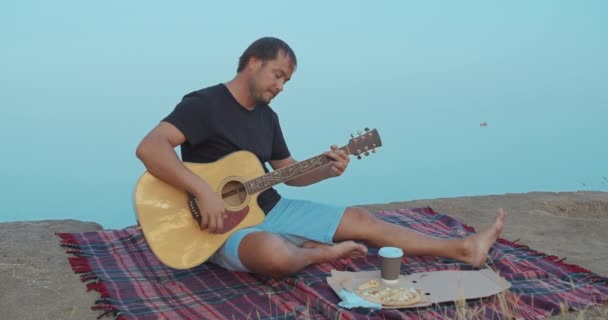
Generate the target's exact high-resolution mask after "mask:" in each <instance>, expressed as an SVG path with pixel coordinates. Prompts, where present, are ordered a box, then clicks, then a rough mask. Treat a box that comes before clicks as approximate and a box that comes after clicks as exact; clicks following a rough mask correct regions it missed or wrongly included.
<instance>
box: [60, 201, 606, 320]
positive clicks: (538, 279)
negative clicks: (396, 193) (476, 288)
mask: <svg viewBox="0 0 608 320" xmlns="http://www.w3.org/2000/svg"><path fill="white" fill-rule="evenodd" d="M376 214H377V215H378V217H380V218H382V219H384V220H387V221H390V222H393V223H397V224H400V225H403V226H407V227H409V228H412V229H414V230H417V231H420V232H422V233H425V234H429V235H433V236H436V237H441V238H460V237H464V236H467V235H470V234H472V233H473V232H474V230H473V228H471V227H469V226H467V225H464V224H462V223H460V222H459V221H457V220H456V219H454V218H452V217H450V216H448V215H445V214H440V213H437V212H435V211H433V210H432V209H430V208H420V209H403V210H395V211H380V212H377V213H376ZM58 236H59V237H60V238H61V244H62V246H64V247H66V248H68V249H69V250H68V251H67V253H69V254H70V255H72V257H69V258H68V259H69V261H70V264H71V266H72V269H73V271H74V272H76V273H79V274H81V279H82V281H83V282H86V283H87V284H86V287H87V290H96V291H98V292H99V293H100V295H101V297H100V299H99V300H97V301H96V302H95V304H94V305H93V307H92V308H93V309H96V310H100V314H102V315H103V314H106V315H112V316H114V317H115V318H117V319H124V320H127V319H268V320H271V319H453V318H456V317H457V313H458V312H459V311H458V310H457V308H458V306H457V305H456V304H455V303H443V304H440V305H435V306H431V307H426V308H417V309H402V310H368V309H363V308H357V309H353V310H345V309H341V308H339V307H338V306H337V304H338V302H339V297H338V296H337V295H336V294H335V293H334V291H332V289H331V288H330V287H329V286H328V285H327V283H326V280H325V278H326V277H327V276H329V273H330V271H331V270H332V269H336V270H344V271H359V270H373V269H376V268H377V267H378V264H379V261H378V258H377V255H376V253H377V249H374V248H370V251H369V254H368V256H367V257H365V258H359V259H353V260H348V259H345V260H336V261H331V262H328V263H323V264H318V265H314V266H310V267H308V268H306V269H304V270H302V271H301V272H299V273H298V274H297V275H294V276H291V277H286V278H281V279H273V278H270V277H266V276H259V275H254V274H249V273H243V272H232V271H226V270H224V269H222V268H220V267H218V266H216V265H214V264H211V263H204V264H202V265H201V266H198V267H196V268H193V269H189V270H175V269H171V268H168V267H166V266H164V265H163V264H162V263H161V262H160V261H158V259H157V258H156V257H155V256H154V255H153V254H152V252H151V251H150V249H149V247H148V246H147V244H146V242H145V240H144V238H143V235H142V234H141V232H140V231H139V230H137V229H135V228H127V229H123V230H104V231H98V232H85V233H69V234H68V233H61V234H58ZM489 258H490V266H491V267H492V268H493V269H494V270H495V271H497V272H498V273H499V274H500V275H501V276H502V277H504V278H505V279H507V280H508V281H509V282H511V284H512V287H511V288H510V290H509V291H508V292H507V293H506V294H504V295H502V298H499V296H493V297H488V298H484V299H476V300H472V301H467V302H466V306H467V308H468V309H469V310H471V311H470V312H471V313H470V314H471V315H473V314H474V315H475V317H476V318H479V319H512V318H517V319H540V318H545V317H548V316H551V315H555V314H559V313H560V310H562V309H563V308H564V306H565V305H566V308H570V309H582V308H585V307H589V306H593V305H597V304H603V303H606V302H607V301H608V278H605V277H601V276H599V275H597V274H594V273H592V272H590V271H588V270H585V269H583V268H581V267H578V266H575V265H569V264H565V263H563V262H562V260H558V258H557V257H555V256H547V255H545V254H543V253H539V252H536V251H533V250H531V249H529V248H528V247H526V246H522V245H519V244H517V243H514V242H509V241H506V240H503V239H499V241H498V242H497V243H496V244H494V246H493V247H492V249H491V251H490V257H489ZM472 269H473V267H472V266H470V265H467V264H463V263H460V262H458V261H455V260H451V259H443V258H437V257H407V256H406V257H404V258H403V264H402V270H401V273H402V274H409V273H415V272H428V271H435V270H472ZM505 301H506V303H505ZM505 305H506V307H505ZM461 307H462V306H461Z"/></svg>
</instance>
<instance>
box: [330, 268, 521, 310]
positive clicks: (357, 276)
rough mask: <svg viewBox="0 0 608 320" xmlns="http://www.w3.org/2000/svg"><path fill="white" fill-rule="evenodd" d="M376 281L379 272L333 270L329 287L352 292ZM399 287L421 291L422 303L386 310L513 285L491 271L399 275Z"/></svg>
mask: <svg viewBox="0 0 608 320" xmlns="http://www.w3.org/2000/svg"><path fill="white" fill-rule="evenodd" d="M370 279H377V280H378V281H379V282H380V283H382V280H380V270H373V271H359V272H350V271H337V270H332V271H331V276H330V277H327V283H328V284H329V286H330V287H331V288H332V289H333V290H334V292H336V294H337V293H338V292H340V290H342V289H344V290H347V291H350V292H355V290H356V289H357V288H358V287H359V285H361V284H362V283H364V282H366V281H368V280H370ZM396 286H399V287H405V288H411V287H414V288H416V289H420V291H422V295H423V299H424V300H423V301H422V302H419V303H416V304H412V305H407V306H382V308H383V309H401V308H417V307H425V306H430V305H432V304H436V303H441V302H449V301H459V300H468V299H477V298H483V297H488V296H492V295H495V294H497V293H500V292H502V291H504V290H507V289H509V288H510V287H511V283H509V282H508V281H507V280H505V279H504V278H502V277H501V276H499V275H498V274H497V273H496V272H494V271H493V270H491V269H482V270H475V271H460V270H444V271H433V272H421V273H413V274H409V275H400V276H399V282H398V283H397V284H396Z"/></svg>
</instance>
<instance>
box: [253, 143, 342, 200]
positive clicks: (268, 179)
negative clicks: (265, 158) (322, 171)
mask: <svg viewBox="0 0 608 320" xmlns="http://www.w3.org/2000/svg"><path fill="white" fill-rule="evenodd" d="M340 149H341V150H342V151H344V152H346V154H349V152H348V148H347V147H346V146H345V147H342V148H340ZM330 162H331V158H328V157H327V156H326V155H324V154H321V155H318V156H316V157H312V158H310V159H308V160H304V161H300V162H296V163H294V164H292V165H289V166H286V167H284V168H281V169H279V170H275V171H273V172H269V173H267V174H265V175H263V176H260V177H257V178H254V179H251V180H249V181H247V182H245V188H246V189H247V193H248V194H254V193H258V192H262V191H264V190H267V189H270V188H272V187H273V186H275V185H277V184H279V183H283V182H285V181H289V180H291V179H293V178H295V177H297V176H300V175H303V174H305V173H307V172H309V171H312V170H314V169H317V168H320V167H322V166H323V165H326V164H328V163H330Z"/></svg>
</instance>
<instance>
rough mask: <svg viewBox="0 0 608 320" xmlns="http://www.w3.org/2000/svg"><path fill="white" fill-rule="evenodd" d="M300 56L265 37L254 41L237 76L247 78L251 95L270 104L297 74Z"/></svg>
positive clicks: (259, 101) (287, 47)
mask: <svg viewBox="0 0 608 320" xmlns="http://www.w3.org/2000/svg"><path fill="white" fill-rule="evenodd" d="M296 66H297V60H296V55H295V53H294V52H293V50H291V48H290V47H289V45H287V43H285V42H284V41H282V40H280V39H277V38H272V37H265V38H260V39H258V40H256V41H254V42H253V43H252V44H251V45H250V46H249V47H248V48H247V49H246V50H245V52H243V54H242V55H241V57H240V59H239V66H238V69H237V72H238V73H239V74H243V75H246V78H247V79H248V80H247V85H248V89H249V94H250V95H251V97H252V98H253V99H254V100H255V101H256V103H264V104H268V103H270V101H271V100H272V99H273V98H274V97H276V96H277V95H278V94H279V93H280V92H281V91H283V86H284V85H285V83H286V82H287V81H289V79H290V78H291V75H292V74H293V72H294V71H295V68H296Z"/></svg>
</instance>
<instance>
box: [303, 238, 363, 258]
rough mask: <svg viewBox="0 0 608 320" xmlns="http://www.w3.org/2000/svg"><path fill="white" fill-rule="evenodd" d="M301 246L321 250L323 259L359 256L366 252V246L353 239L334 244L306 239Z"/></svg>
mask: <svg viewBox="0 0 608 320" xmlns="http://www.w3.org/2000/svg"><path fill="white" fill-rule="evenodd" d="M302 247H304V248H309V249H318V250H321V251H323V253H324V254H323V256H324V261H329V260H333V259H346V258H360V257H363V256H365V255H366V254H367V247H366V246H364V245H362V244H359V243H356V242H354V241H344V242H339V243H336V244H334V245H329V244H325V243H320V242H316V241H306V242H304V244H303V245H302Z"/></svg>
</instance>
